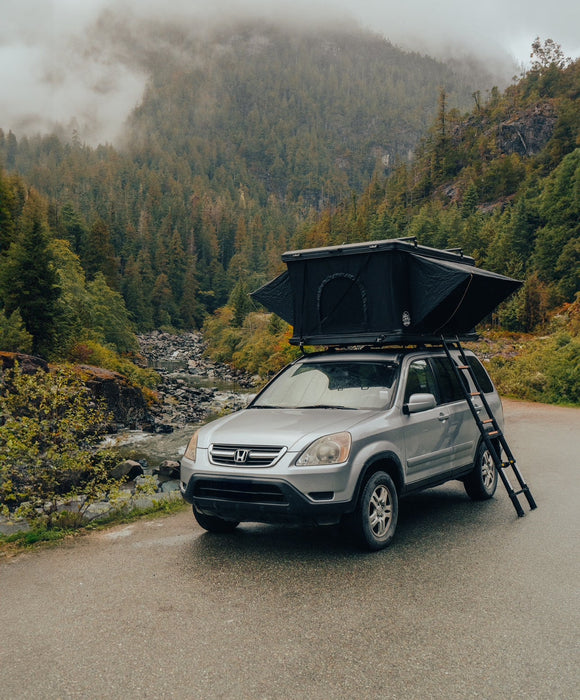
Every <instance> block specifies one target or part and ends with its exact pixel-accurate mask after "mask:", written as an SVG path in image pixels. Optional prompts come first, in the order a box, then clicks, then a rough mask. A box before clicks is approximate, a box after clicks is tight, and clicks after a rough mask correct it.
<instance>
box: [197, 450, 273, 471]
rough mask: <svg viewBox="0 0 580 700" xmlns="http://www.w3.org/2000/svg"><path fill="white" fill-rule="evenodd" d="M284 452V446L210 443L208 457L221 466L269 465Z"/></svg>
mask: <svg viewBox="0 0 580 700" xmlns="http://www.w3.org/2000/svg"><path fill="white" fill-rule="evenodd" d="M285 452H286V448H285V447H256V446H247V445H211V446H210V448H209V459H210V461H211V463H212V464H217V465H220V466H223V467H242V468H243V467H262V468H263V467H271V466H273V465H274V464H276V462H277V461H278V460H279V459H280V457H281V456H282V455H283V454H284V453H285Z"/></svg>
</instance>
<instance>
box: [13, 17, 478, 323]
mask: <svg viewBox="0 0 580 700" xmlns="http://www.w3.org/2000/svg"><path fill="white" fill-rule="evenodd" d="M153 39H155V41H153ZM115 41H116V42H117V44H118V50H119V51H124V52H125V53H130V54H131V56H132V58H133V60H134V61H135V62H136V64H138V65H139V66H140V67H141V68H142V69H143V70H147V71H148V74H149V75H150V79H149V84H148V88H147V90H146V93H145V95H144V97H143V100H142V102H141V104H140V105H139V106H138V107H137V108H136V109H135V110H134V112H133V114H132V115H131V117H130V119H129V122H128V125H127V134H126V139H125V142H124V144H123V147H122V148H118V149H116V148H113V147H112V146H110V145H107V146H99V147H97V148H90V147H88V146H86V145H84V144H82V143H80V141H79V139H78V138H77V137H76V136H74V135H73V138H72V140H67V139H63V138H62V137H60V138H59V137H58V136H56V135H55V136H50V137H33V138H21V139H20V140H17V138H16V137H15V135H14V134H11V133H9V134H7V135H5V134H3V133H0V160H1V161H2V162H3V163H4V165H5V167H7V168H8V169H9V170H16V171H18V172H20V173H21V174H23V175H24V176H25V177H26V178H27V180H28V181H29V182H30V183H31V184H32V185H34V186H35V187H36V188H38V189H39V190H40V191H41V192H42V193H43V194H45V195H46V196H48V197H49V198H50V200H51V202H52V203H53V205H52V209H51V216H52V220H51V224H52V226H53V228H54V230H55V233H56V235H58V236H59V237H61V238H65V239H67V240H68V241H69V242H70V243H71V246H72V248H73V251H74V252H75V253H77V254H78V255H80V257H81V260H82V262H83V265H84V267H85V269H86V270H87V272H88V274H89V277H92V276H94V275H95V274H96V273H98V272H102V273H103V274H104V275H105V277H106V279H107V282H108V283H109V284H110V285H111V286H112V287H114V288H116V289H118V290H120V291H121V292H122V293H123V295H124V297H125V300H126V303H127V305H128V307H129V309H130V311H131V312H132V313H133V315H134V317H135V319H136V321H137V323H138V324H139V326H140V328H141V329H147V328H153V327H159V326H164V325H172V326H176V327H191V326H195V325H198V324H199V323H200V322H201V321H202V319H203V315H204V313H206V312H207V311H209V312H212V311H213V310H215V309H216V308H217V307H219V306H221V305H222V304H224V303H225V302H226V301H227V299H228V296H229V294H230V292H231V290H232V288H233V286H234V285H235V283H236V282H237V281H238V280H239V279H241V278H243V279H245V280H246V282H247V284H248V286H252V285H254V284H256V283H257V282H259V280H261V279H264V278H265V277H266V276H267V275H268V274H269V272H270V271H271V270H273V269H274V268H275V266H276V264H277V261H278V259H279V253H280V251H281V250H283V249H284V248H286V247H287V246H288V244H289V241H290V240H291V239H292V237H293V236H294V235H295V233H296V232H297V231H298V230H299V229H300V228H301V226H302V224H303V222H305V221H307V220H309V219H310V218H311V217H312V216H313V214H315V213H316V212H317V211H319V210H320V209H323V208H324V207H326V206H329V205H331V206H336V205H337V204H338V203H339V202H341V201H343V200H344V199H345V198H348V197H349V196H350V194H351V192H353V191H354V192H360V191H362V190H363V189H364V188H365V187H366V186H367V184H368V183H369V182H370V180H371V178H372V177H373V174H378V175H381V176H382V175H383V173H384V172H386V171H388V170H389V169H391V168H392V167H393V166H394V165H395V163H396V162H397V161H398V160H399V159H402V160H406V159H407V158H408V157H409V153H410V152H411V151H412V149H413V147H414V146H415V144H416V143H417V142H418V140H419V138H420V137H421V135H423V134H424V133H425V131H426V129H427V128H428V124H429V123H430V121H431V120H432V118H433V116H434V114H435V113H436V110H437V95H438V93H439V90H440V87H441V86H443V87H444V88H445V90H446V94H447V96H448V101H449V103H450V104H456V105H459V106H465V105H467V104H468V103H469V102H471V100H472V98H471V93H472V92H473V88H474V85H473V84H468V83H469V81H468V80H467V78H466V77H465V75H461V74H459V73H457V72H454V71H453V70H452V69H451V68H450V67H448V66H446V65H444V64H442V63H439V62H437V61H434V60H432V59H430V58H427V57H423V56H419V55H418V54H413V53H408V52H403V51H401V50H399V49H396V48H395V47H393V46H392V45H391V44H389V43H388V42H387V41H385V40H384V39H381V38H379V37H377V36H375V35H373V34H372V33H369V32H363V31H360V30H356V29H354V30H352V31H349V32H346V31H338V30H330V29H326V30H318V29H317V30H316V31H314V30H312V31H310V32H306V31H301V32H298V31H296V30H282V29H280V28H278V27H275V26H264V25H252V26H248V25H242V26H237V27H233V28H232V27H231V28H229V29H228V30H227V31H226V30H221V31H216V32H214V33H213V34H206V35H199V34H196V33H195V32H192V31H191V28H189V27H184V28H183V29H176V28H175V27H168V26H165V25H162V24H157V25H152V26H149V27H144V28H143V33H142V34H131V35H130V36H124V35H119V36H117V37H116V38H115ZM151 47H153V48H151Z"/></svg>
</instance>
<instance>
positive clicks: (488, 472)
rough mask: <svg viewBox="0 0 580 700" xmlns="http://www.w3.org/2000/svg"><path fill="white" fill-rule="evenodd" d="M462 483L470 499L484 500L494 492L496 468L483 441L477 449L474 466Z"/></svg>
mask: <svg viewBox="0 0 580 700" xmlns="http://www.w3.org/2000/svg"><path fill="white" fill-rule="evenodd" d="M463 485H464V486H465V490H466V492H467V495H468V496H469V498H471V500H472V501H486V500H487V499H488V498H491V497H492V496H493V494H494V493H495V490H496V488H497V469H496V468H495V464H494V463H493V457H492V456H491V452H490V451H489V449H488V448H487V446H486V445H485V443H483V442H482V443H481V445H480V446H479V449H478V450H477V457H476V460H475V466H474V467H473V470H472V471H471V472H470V474H468V475H467V477H466V478H465V481H464V482H463Z"/></svg>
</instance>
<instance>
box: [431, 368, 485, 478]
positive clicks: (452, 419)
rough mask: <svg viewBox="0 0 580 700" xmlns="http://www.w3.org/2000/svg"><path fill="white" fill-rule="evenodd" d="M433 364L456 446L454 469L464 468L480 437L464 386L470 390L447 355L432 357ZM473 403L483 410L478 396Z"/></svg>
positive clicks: (454, 448)
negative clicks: (461, 380)
mask: <svg viewBox="0 0 580 700" xmlns="http://www.w3.org/2000/svg"><path fill="white" fill-rule="evenodd" d="M430 364H431V366H432V368H433V373H434V375H435V379H436V382H437V387H438V392H439V401H440V403H441V406H442V407H443V406H444V407H445V408H446V409H447V411H448V413H449V421H448V426H447V427H448V437H449V440H450V443H451V445H452V448H453V458H452V465H453V467H454V468H461V467H465V466H467V465H468V464H471V463H472V462H473V458H474V455H475V448H476V447H477V443H478V440H479V429H478V427H477V425H476V423H475V420H474V419H473V416H472V414H471V410H470V408H469V406H468V404H467V401H466V399H465V389H467V390H468V391H471V389H470V388H469V385H468V384H467V379H466V378H465V377H463V381H465V388H464V387H462V386H461V384H460V381H459V379H458V378H457V375H456V373H455V370H454V369H453V367H452V366H451V363H450V362H449V358H448V357H446V356H445V355H443V356H441V357H431V358H430ZM474 405H475V408H476V410H481V401H478V400H477V399H476V400H475V401H474Z"/></svg>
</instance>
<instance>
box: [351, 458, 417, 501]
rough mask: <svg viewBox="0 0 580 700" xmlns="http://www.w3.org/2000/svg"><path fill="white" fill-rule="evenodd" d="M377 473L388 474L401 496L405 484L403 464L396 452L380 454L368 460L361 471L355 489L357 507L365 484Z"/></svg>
mask: <svg viewBox="0 0 580 700" xmlns="http://www.w3.org/2000/svg"><path fill="white" fill-rule="evenodd" d="M377 472H386V473H387V474H388V475H389V476H390V477H391V479H392V480H393V482H394V484H395V488H396V489H397V494H398V495H401V493H402V491H403V486H404V484H405V479H404V475H403V467H402V465H401V462H400V461H399V458H398V457H397V455H396V454H395V453H394V452H380V453H378V454H376V455H373V456H372V457H371V458H370V459H369V460H367V462H366V463H365V465H364V467H363V469H362V470H361V473H360V476H359V478H358V481H357V485H356V489H355V495H354V499H353V504H355V505H356V504H357V503H358V500H359V497H360V493H361V491H362V490H363V488H364V486H365V484H366V483H367V481H368V480H369V479H370V478H371V477H372V476H373V474H376V473H377Z"/></svg>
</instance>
